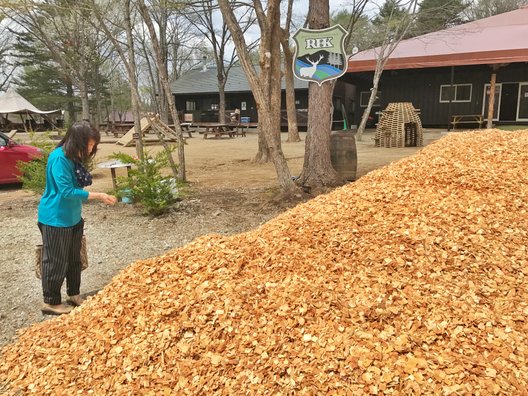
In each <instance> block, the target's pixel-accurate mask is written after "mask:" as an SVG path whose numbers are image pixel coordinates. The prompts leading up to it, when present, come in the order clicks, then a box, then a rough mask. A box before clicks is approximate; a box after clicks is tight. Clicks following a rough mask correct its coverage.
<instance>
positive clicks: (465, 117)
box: [450, 114, 485, 129]
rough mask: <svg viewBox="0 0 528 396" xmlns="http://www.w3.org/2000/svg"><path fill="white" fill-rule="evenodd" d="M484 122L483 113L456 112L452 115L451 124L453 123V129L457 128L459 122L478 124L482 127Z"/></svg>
mask: <svg viewBox="0 0 528 396" xmlns="http://www.w3.org/2000/svg"><path fill="white" fill-rule="evenodd" d="M484 122H485V121H484V117H483V116H482V115H481V114H456V115H452V116H451V121H450V124H451V125H453V129H456V127H457V125H459V124H478V127H479V129H480V128H482V125H483V124H484Z"/></svg>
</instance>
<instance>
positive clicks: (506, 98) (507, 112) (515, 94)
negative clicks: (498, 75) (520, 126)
mask: <svg viewBox="0 0 528 396" xmlns="http://www.w3.org/2000/svg"><path fill="white" fill-rule="evenodd" d="M501 91H502V92H501V105H500V119H499V120H500V121H516V120H517V102H518V98H519V84H518V83H502V89H501Z"/></svg>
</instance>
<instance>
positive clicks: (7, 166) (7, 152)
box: [0, 132, 42, 184]
mask: <svg viewBox="0 0 528 396" xmlns="http://www.w3.org/2000/svg"><path fill="white" fill-rule="evenodd" d="M41 155H42V150H41V149H39V148H38V147H34V146H28V145H25V144H19V143H16V142H15V141H14V140H13V139H10V138H9V137H7V136H6V135H5V134H3V133H1V132H0V184H9V183H19V182H20V180H19V179H18V178H19V177H20V176H21V172H20V170H19V169H18V164H17V163H18V161H24V162H29V161H32V160H34V159H35V158H38V157H40V156H41Z"/></svg>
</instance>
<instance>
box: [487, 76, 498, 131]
mask: <svg viewBox="0 0 528 396" xmlns="http://www.w3.org/2000/svg"><path fill="white" fill-rule="evenodd" d="M496 81H497V73H495V72H493V73H491V81H490V89H489V96H488V122H487V125H486V128H487V129H491V127H492V126H493V109H494V107H495V83H496Z"/></svg>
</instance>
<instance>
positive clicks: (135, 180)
mask: <svg viewBox="0 0 528 396" xmlns="http://www.w3.org/2000/svg"><path fill="white" fill-rule="evenodd" d="M112 157H113V158H115V159H118V160H120V161H121V162H123V163H128V164H133V165H135V168H132V169H131V170H130V171H129V176H128V177H119V178H118V183H117V190H118V191H116V194H117V195H118V196H119V197H121V198H124V197H125V198H128V199H131V200H132V201H133V202H135V203H139V204H140V205H141V206H142V208H143V212H144V213H145V214H148V215H150V216H159V215H161V214H163V213H165V212H167V210H169V209H170V207H171V206H172V204H174V203H175V202H176V201H178V200H179V196H180V192H179V187H180V186H179V185H178V183H177V181H176V180H175V179H174V178H173V177H171V176H163V175H162V174H161V170H162V169H163V168H165V167H167V166H168V165H169V161H168V158H167V154H166V153H165V152H164V151H162V152H159V153H158V154H156V155H155V156H154V157H153V156H152V155H150V154H149V153H148V152H145V153H144V155H143V160H140V159H137V158H135V157H132V156H130V155H127V154H123V153H115V154H114V155H113V156H112Z"/></svg>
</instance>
